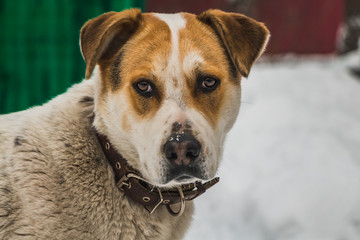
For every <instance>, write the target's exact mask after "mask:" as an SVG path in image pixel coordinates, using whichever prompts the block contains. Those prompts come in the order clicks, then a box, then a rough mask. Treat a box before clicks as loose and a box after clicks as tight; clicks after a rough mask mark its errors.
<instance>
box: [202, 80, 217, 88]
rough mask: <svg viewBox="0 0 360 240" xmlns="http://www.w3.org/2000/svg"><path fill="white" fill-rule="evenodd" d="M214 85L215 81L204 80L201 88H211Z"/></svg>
mask: <svg viewBox="0 0 360 240" xmlns="http://www.w3.org/2000/svg"><path fill="white" fill-rule="evenodd" d="M215 85H216V80H215V79H213V78H205V79H204V81H203V82H202V84H201V86H202V87H203V88H212V87H214V86H215Z"/></svg>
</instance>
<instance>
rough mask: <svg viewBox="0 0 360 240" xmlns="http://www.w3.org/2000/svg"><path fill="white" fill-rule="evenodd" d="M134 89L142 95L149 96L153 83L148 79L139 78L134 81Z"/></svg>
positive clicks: (151, 92)
mask: <svg viewBox="0 0 360 240" xmlns="http://www.w3.org/2000/svg"><path fill="white" fill-rule="evenodd" d="M133 87H134V88H135V90H136V91H137V92H138V93H139V94H140V95H142V96H144V97H151V96H152V95H153V92H154V91H153V89H154V87H153V84H152V83H151V82H150V81H148V80H140V81H138V82H136V83H134V85H133Z"/></svg>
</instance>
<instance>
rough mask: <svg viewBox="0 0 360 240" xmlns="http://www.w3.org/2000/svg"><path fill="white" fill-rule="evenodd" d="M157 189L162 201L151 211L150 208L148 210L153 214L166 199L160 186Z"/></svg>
mask: <svg viewBox="0 0 360 240" xmlns="http://www.w3.org/2000/svg"><path fill="white" fill-rule="evenodd" d="M157 190H158V192H159V195H160V201H159V202H158V203H157V204H156V205H155V207H154V208H153V209H152V210H151V211H150V210H149V209H148V211H149V212H150V214H153V213H154V212H155V210H156V209H157V208H158V207H159V206H160V205H161V204H162V203H163V201H164V198H163V195H162V193H161V191H160V189H159V188H158V189H157Z"/></svg>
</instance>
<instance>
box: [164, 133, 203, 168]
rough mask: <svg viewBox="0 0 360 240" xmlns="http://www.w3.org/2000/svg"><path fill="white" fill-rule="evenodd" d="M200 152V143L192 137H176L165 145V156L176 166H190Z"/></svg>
mask: <svg viewBox="0 0 360 240" xmlns="http://www.w3.org/2000/svg"><path fill="white" fill-rule="evenodd" d="M200 150H201V145H200V143H199V142H198V141H197V140H196V139H195V138H194V137H193V136H191V135H174V136H172V137H171V138H170V139H169V140H168V141H167V142H166V143H165V144H164V153H165V156H166V158H167V159H168V160H169V161H170V163H171V164H172V165H174V166H189V165H190V164H191V163H193V162H194V161H195V160H196V159H197V158H198V157H199V155H200Z"/></svg>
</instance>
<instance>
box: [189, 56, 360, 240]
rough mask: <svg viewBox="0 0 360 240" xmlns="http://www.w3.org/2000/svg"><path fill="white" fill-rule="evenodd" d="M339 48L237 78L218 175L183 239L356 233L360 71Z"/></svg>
mask: <svg viewBox="0 0 360 240" xmlns="http://www.w3.org/2000/svg"><path fill="white" fill-rule="evenodd" d="M354 64H358V65H360V59H358V56H356V55H355V54H350V55H348V56H345V57H334V56H327V57H301V58H299V57H285V58H283V59H281V60H278V61H276V62H268V61H267V62H262V63H258V64H256V65H255V66H254V68H253V69H252V72H251V76H250V77H249V79H247V80H243V82H242V87H243V96H242V105H241V110H240V115H239V117H238V120H237V122H236V124H235V126H234V128H233V129H232V130H231V132H230V133H229V136H228V138H227V141H226V145H225V152H224V157H223V159H224V160H223V162H222V165H221V169H220V170H219V176H220V177H221V179H220V182H219V183H218V184H217V185H216V186H214V187H213V188H211V189H209V190H208V192H207V193H205V194H204V195H202V196H201V197H200V198H198V199H196V200H195V206H196V212H195V216H194V219H193V222H192V226H191V228H190V230H189V231H188V233H187V235H186V237H185V239H186V240H201V239H206V240H212V239H214V240H215V239H216V240H218V239H221V240H231V239H237V240H238V239H240V240H241V239H244V240H359V239H360V81H359V80H357V79H355V78H354V77H353V76H351V75H350V73H349V71H348V68H349V66H350V65H354Z"/></svg>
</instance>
